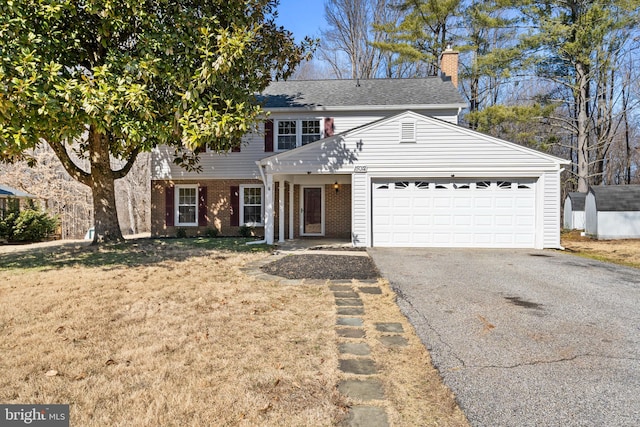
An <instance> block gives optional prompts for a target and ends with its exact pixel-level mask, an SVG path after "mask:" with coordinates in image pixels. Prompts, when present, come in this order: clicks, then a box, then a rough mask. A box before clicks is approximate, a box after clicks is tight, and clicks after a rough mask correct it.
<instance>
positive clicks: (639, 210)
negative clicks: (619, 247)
mask: <svg viewBox="0 0 640 427" xmlns="http://www.w3.org/2000/svg"><path fill="white" fill-rule="evenodd" d="M585 233H586V234H587V235H588V236H590V237H594V238H596V239H601V240H603V239H637V238H640V185H615V186H614V185H606V186H594V187H590V188H589V191H588V193H587V196H586V198H585Z"/></svg>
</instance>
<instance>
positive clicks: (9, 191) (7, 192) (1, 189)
mask: <svg viewBox="0 0 640 427" xmlns="http://www.w3.org/2000/svg"><path fill="white" fill-rule="evenodd" d="M0 196H4V197H20V198H26V199H35V198H36V196H34V195H32V194H29V193H25V192H24V191H20V190H16V189H15V188H11V187H7V186H6V185H0Z"/></svg>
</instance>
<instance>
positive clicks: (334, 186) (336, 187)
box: [333, 181, 340, 193]
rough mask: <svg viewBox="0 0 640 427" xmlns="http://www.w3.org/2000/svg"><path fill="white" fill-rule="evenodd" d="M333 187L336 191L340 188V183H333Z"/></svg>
mask: <svg viewBox="0 0 640 427" xmlns="http://www.w3.org/2000/svg"><path fill="white" fill-rule="evenodd" d="M333 189H334V190H336V193H337V192H338V190H339V189H340V185H338V181H336V182H334V183H333Z"/></svg>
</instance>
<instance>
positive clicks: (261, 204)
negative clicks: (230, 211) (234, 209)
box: [240, 184, 264, 227]
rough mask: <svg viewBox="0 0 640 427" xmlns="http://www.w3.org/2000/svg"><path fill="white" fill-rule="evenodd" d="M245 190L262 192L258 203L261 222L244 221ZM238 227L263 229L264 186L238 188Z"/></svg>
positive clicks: (255, 185)
mask: <svg viewBox="0 0 640 427" xmlns="http://www.w3.org/2000/svg"><path fill="white" fill-rule="evenodd" d="M246 188H260V189H261V190H262V197H261V201H260V218H262V221H261V222H245V221H244V190H245V189H246ZM240 225H247V226H249V227H264V185H260V184H243V185H241V186H240Z"/></svg>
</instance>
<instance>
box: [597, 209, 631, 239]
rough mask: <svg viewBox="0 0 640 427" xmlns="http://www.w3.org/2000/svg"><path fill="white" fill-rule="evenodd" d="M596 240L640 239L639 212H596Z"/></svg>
mask: <svg viewBox="0 0 640 427" xmlns="http://www.w3.org/2000/svg"><path fill="white" fill-rule="evenodd" d="M597 219H598V230H597V238H598V239H600V240H606V239H637V238H640V212H598V216H597Z"/></svg>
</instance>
